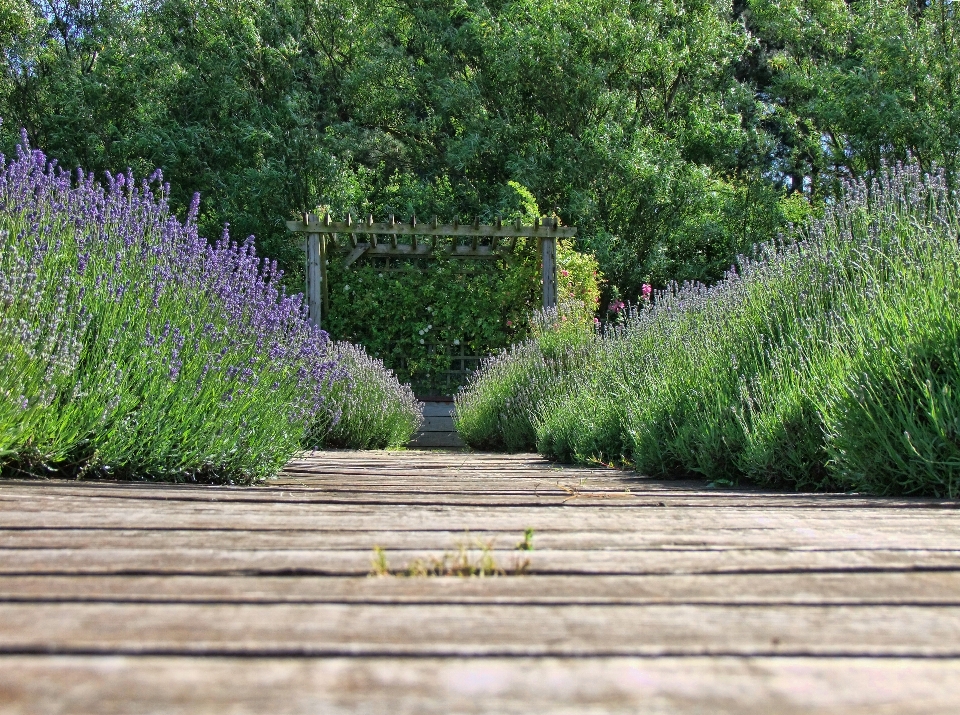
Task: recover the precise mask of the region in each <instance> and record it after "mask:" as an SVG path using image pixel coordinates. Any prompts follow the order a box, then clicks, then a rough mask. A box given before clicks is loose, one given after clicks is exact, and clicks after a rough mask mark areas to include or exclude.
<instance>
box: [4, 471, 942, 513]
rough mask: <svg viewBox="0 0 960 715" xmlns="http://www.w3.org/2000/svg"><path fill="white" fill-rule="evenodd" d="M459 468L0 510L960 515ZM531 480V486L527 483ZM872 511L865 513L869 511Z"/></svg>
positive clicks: (37, 493) (12, 490)
mask: <svg viewBox="0 0 960 715" xmlns="http://www.w3.org/2000/svg"><path fill="white" fill-rule="evenodd" d="M457 479H458V477H457V475H451V476H450V478H449V479H447V480H444V481H445V485H443V486H438V485H429V484H422V485H421V483H420V482H419V481H414V480H411V482H412V484H411V483H407V484H404V483H402V481H401V480H402V477H398V478H397V479H395V480H392V481H393V482H394V483H393V484H387V483H384V484H376V483H374V482H368V483H367V484H366V485H364V486H356V487H355V486H352V485H350V484H349V483H346V476H345V477H344V480H343V481H342V482H341V483H335V482H333V481H332V480H330V481H328V482H326V483H324V484H319V483H316V482H313V481H312V480H310V479H308V478H291V479H290V480H289V482H287V483H285V484H279V485H276V486H274V487H273V488H256V487H251V488H224V487H204V486H195V487H177V486H174V485H162V484H144V485H100V484H97V483H86V484H83V483H78V484H75V485H70V486H61V485H59V484H56V485H50V486H43V487H42V488H40V487H41V485H43V484H45V483H44V482H39V483H32V484H25V483H18V484H8V485H7V486H6V488H5V489H2V490H0V512H3V511H9V510H13V509H15V510H18V511H20V510H31V511H41V510H46V509H57V508H58V507H57V505H56V502H57V501H62V502H64V503H66V502H68V501H70V498H71V497H72V498H74V499H73V501H74V502H75V503H76V504H80V505H105V504H108V503H109V500H120V499H127V500H142V501H143V502H144V506H146V505H147V504H149V503H155V502H167V503H170V504H173V503H176V502H183V503H189V502H208V503H225V502H234V503H236V504H242V503H251V504H252V503H269V502H275V503H276V504H278V505H280V504H283V503H287V504H288V505H289V506H293V505H296V504H298V503H299V504H311V503H312V504H329V505H336V504H344V505H349V504H357V505H363V504H373V505H377V506H390V505H391V504H392V505H394V506H405V505H416V504H420V505H438V506H449V507H451V508H453V507H470V506H477V507H483V506H502V507H525V506H545V505H562V506H569V507H601V508H604V509H609V508H611V506H615V507H618V508H637V507H639V508H648V507H674V508H677V507H694V508H710V509H713V508H716V507H722V508H724V509H731V510H733V509H738V508H751V509H755V510H763V511H765V512H775V511H777V510H782V509H789V510H794V509H810V510H815V511H835V510H845V509H847V510H857V511H862V510H864V509H872V510H877V512H878V513H882V512H884V511H885V512H888V513H892V512H901V513H902V512H913V513H914V515H915V516H917V518H926V517H925V516H921V514H926V513H932V512H939V513H940V514H949V515H952V516H950V517H949V518H954V519H960V505H958V503H957V502H947V501H933V500H886V501H884V500H878V499H869V498H858V497H848V498H840V497H837V498H828V497H817V496H814V495H811V496H797V495H782V496H772V495H767V494H742V493H738V494H723V493H717V492H711V491H705V492H690V491H685V490H682V489H675V490H670V491H663V490H652V491H647V490H645V489H637V488H634V487H633V486H632V485H629V484H627V485H599V486H597V487H594V486H592V485H591V484H589V483H584V484H583V485H581V484H580V482H579V481H577V480H558V479H553V480H546V479H544V480H540V481H537V480H534V481H531V482H528V483H527V484H526V485H522V484H520V483H519V480H516V481H515V482H514V483H513V484H504V483H501V484H502V486H500V487H498V486H497V485H495V484H490V483H483V482H475V483H473V484H472V485H471V483H470V482H469V481H466V480H465V481H463V482H462V483H459V484H458V482H457ZM524 487H525V488H524ZM864 516H866V512H864Z"/></svg>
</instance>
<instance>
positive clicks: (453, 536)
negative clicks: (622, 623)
mask: <svg viewBox="0 0 960 715" xmlns="http://www.w3.org/2000/svg"><path fill="white" fill-rule="evenodd" d="M904 526H909V523H908V522H899V521H895V522H894V523H892V524H879V525H876V526H872V525H864V524H863V523H862V522H861V523H858V522H857V521H856V520H853V519H846V520H838V521H837V523H836V524H835V528H832V529H831V528H827V526H826V525H824V524H823V523H820V524H816V525H815V524H811V523H810V522H809V521H806V522H803V521H794V520H791V521H790V522H788V523H786V524H785V525H784V527H783V528H782V529H772V528H770V527H768V526H760V525H757V524H756V523H751V522H748V521H746V520H743V521H733V520H730V521H725V522H720V523H718V522H712V523H707V524H705V525H704V527H703V528H702V529H701V530H700V531H697V532H695V533H691V531H690V529H689V527H688V526H687V525H686V524H684V523H683V522H670V521H658V522H655V523H648V524H646V525H645V528H643V529H632V530H624V531H616V530H614V531H611V530H606V531H578V530H573V529H570V530H568V531H564V530H562V529H558V530H539V531H538V530H535V534H534V540H533V541H534V544H535V548H536V549H537V550H538V551H567V550H575V551H588V550H598V551H606V552H625V551H649V550H656V549H666V550H678V549H684V550H715V549H766V550H773V549H778V550H810V549H819V550H827V549H830V550H840V549H848V548H856V549H890V550H903V549H908V550H912V551H923V550H929V551H960V534H958V533H957V531H956V530H955V529H952V528H943V527H938V526H937V525H933V526H931V527H930V528H928V529H924V530H922V531H917V532H914V533H907V534H903V533H902V531H903V528H904ZM389 527H390V525H389V524H383V525H381V528H379V529H374V530H369V531H365V530H358V529H343V530H341V529H322V528H321V529H302V530H297V529H292V528H272V529H259V530H252V529H251V530H245V529H233V530H231V529H211V528H206V529H204V528H199V529H177V528H154V529H149V528H121V529H99V528H96V527H90V528H84V529H71V528H56V527H53V528H41V529H31V528H16V529H0V549H78V550H84V549H104V548H106V549H191V548H202V549H208V548H211V547H216V548H221V549H224V550H237V549H247V550H270V549H318V550H324V551H337V550H343V549H352V550H357V549H365V548H369V547H370V546H371V544H378V545H380V546H382V547H384V548H388V549H451V548H454V547H456V546H457V545H458V544H460V543H462V542H463V543H475V542H478V541H479V542H483V543H492V544H493V545H494V546H496V547H499V548H500V549H509V548H511V547H512V546H513V545H515V544H516V543H517V542H518V540H519V539H520V537H521V536H522V534H521V533H520V532H517V531H500V530H489V529H485V530H473V531H463V530H459V531H454V530H441V529H410V530H408V529H390V528H389ZM811 527H812V528H811Z"/></svg>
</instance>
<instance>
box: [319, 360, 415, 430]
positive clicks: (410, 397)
mask: <svg viewBox="0 0 960 715" xmlns="http://www.w3.org/2000/svg"><path fill="white" fill-rule="evenodd" d="M332 353H333V355H334V357H335V358H336V359H337V361H338V362H339V364H341V365H342V366H343V367H344V369H345V370H346V371H347V372H348V373H349V374H350V379H349V381H344V380H341V381H337V382H335V383H331V384H330V389H329V390H328V392H327V393H326V398H327V401H326V404H327V408H326V409H325V410H321V411H320V412H319V413H318V414H317V416H316V419H315V421H314V423H313V424H312V426H311V431H310V435H309V437H308V440H307V442H308V444H309V445H310V446H312V447H348V448H351V449H385V448H388V447H402V446H403V445H405V444H406V443H407V442H409V441H410V438H411V437H413V433H414V432H416V431H417V429H418V428H419V427H420V424H421V422H422V421H423V404H422V403H421V402H419V401H418V400H417V398H416V397H414V394H413V389H412V388H411V387H410V385H401V384H400V382H399V380H397V377H396V376H395V375H394V374H393V371H392V370H390V369H388V368H387V367H385V366H384V364H383V361H382V360H380V359H378V358H374V357H371V356H370V355H368V354H367V352H366V350H364V348H363V347H360V346H357V345H353V344H351V343H347V342H337V343H334V344H333V350H332Z"/></svg>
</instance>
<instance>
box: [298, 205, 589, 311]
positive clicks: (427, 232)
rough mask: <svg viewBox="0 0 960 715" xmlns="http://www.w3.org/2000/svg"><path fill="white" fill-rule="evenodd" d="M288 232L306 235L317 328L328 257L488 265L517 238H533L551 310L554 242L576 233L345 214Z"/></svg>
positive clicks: (544, 223) (548, 226)
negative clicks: (440, 257) (440, 258)
mask: <svg viewBox="0 0 960 715" xmlns="http://www.w3.org/2000/svg"><path fill="white" fill-rule="evenodd" d="M287 228H288V229H289V230H290V231H292V232H294V233H300V234H305V238H304V241H303V244H302V246H303V249H304V252H305V254H306V296H307V305H308V306H309V310H310V319H311V320H312V321H313V322H314V323H315V324H316V325H318V326H319V325H320V324H321V318H322V315H323V311H324V308H325V306H327V305H328V301H327V295H328V288H327V261H328V259H329V257H330V256H331V255H333V254H340V255H344V265H345V266H349V265H350V264H351V263H353V262H354V261H356V260H358V259H359V258H360V257H362V256H381V257H397V258H413V257H418V256H422V257H429V256H432V255H435V254H436V252H437V251H441V252H443V253H444V254H445V255H447V256H449V257H451V258H463V259H473V260H491V259H498V258H505V257H508V256H509V255H510V254H511V253H512V252H513V251H514V249H515V248H516V244H517V239H518V238H520V237H527V238H536V239H538V242H539V245H538V248H539V253H540V256H541V277H542V282H543V307H544V308H553V307H556V305H557V260H556V255H557V239H558V238H573V237H574V236H576V235H577V229H576V227H573V226H561V225H560V221H559V220H558V219H557V218H554V217H550V216H548V217H543V218H537V219H534V222H533V225H532V226H525V225H523V224H521V222H520V221H519V220H517V221H515V222H513V223H512V224H505V223H504V222H503V221H502V220H501V219H499V218H498V219H497V220H496V222H495V223H494V224H481V223H480V221H479V220H474V221H473V222H472V223H470V222H468V223H461V222H460V220H459V217H457V218H454V220H453V223H448V224H441V223H439V222H438V221H437V218H436V217H434V218H433V220H431V221H430V222H428V223H420V222H418V221H417V217H416V216H414V217H413V218H411V219H410V220H409V221H407V222H399V221H396V220H395V219H394V217H393V216H390V217H389V219H388V220H387V221H385V222H382V223H377V222H374V220H373V216H368V217H367V219H366V220H365V221H354V219H353V217H352V216H350V215H349V214H348V215H347V220H346V221H334V220H332V219H331V218H330V215H329V214H326V215H324V216H323V217H322V218H321V217H320V216H318V215H317V214H312V213H307V214H304V217H303V220H302V221H288V222H287ZM341 236H342V237H343V240H341V238H340V237H341Z"/></svg>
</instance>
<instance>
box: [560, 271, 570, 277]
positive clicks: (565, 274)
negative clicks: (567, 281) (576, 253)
mask: <svg viewBox="0 0 960 715" xmlns="http://www.w3.org/2000/svg"><path fill="white" fill-rule="evenodd" d="M560 275H561V276H563V277H564V278H566V277H567V276H569V275H570V271H566V270H563V271H560Z"/></svg>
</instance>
